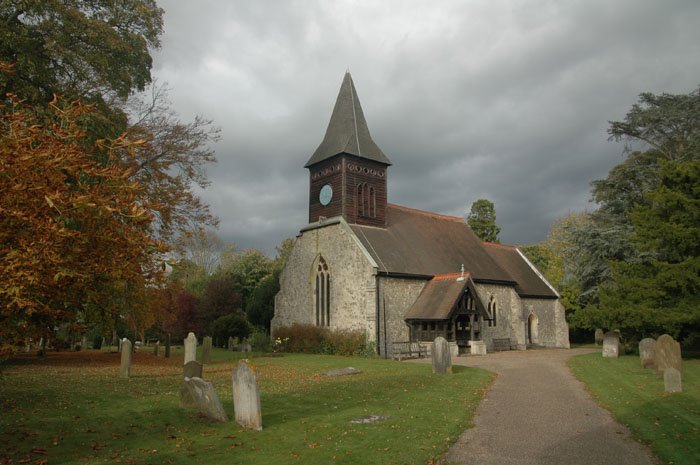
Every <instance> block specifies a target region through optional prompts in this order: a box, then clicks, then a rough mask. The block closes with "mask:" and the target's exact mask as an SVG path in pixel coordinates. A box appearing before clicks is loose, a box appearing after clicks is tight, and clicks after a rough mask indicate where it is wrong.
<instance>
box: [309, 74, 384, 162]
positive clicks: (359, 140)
mask: <svg viewBox="0 0 700 465" xmlns="http://www.w3.org/2000/svg"><path fill="white" fill-rule="evenodd" d="M339 153H348V154H350V155H355V156H357V157H361V158H367V159H369V160H374V161H378V162H380V163H385V164H387V165H391V162H390V161H389V159H388V158H387V157H386V155H384V153H383V152H382V151H381V149H380V148H379V147H377V144H375V143H374V141H373V140H372V136H370V134H369V128H368V127H367V121H365V115H364V114H363V113H362V107H361V106H360V99H359V98H358V97H357V91H356V90H355V84H354V83H353V82H352V76H350V73H349V72H346V73H345V77H344V78H343V83H342V84H341V86H340V92H338V98H337V99H336V101H335V107H333V114H332V115H331V120H330V121H329V123H328V128H327V129H326V135H325V137H324V138H323V142H321V145H319V146H318V148H317V149H316V151H315V152H314V154H313V155H312V156H311V158H309V161H307V162H306V165H304V167H305V168H308V167H309V166H311V165H314V164H316V163H318V162H320V161H323V160H326V159H328V158H331V157H333V156H335V155H338V154H339Z"/></svg>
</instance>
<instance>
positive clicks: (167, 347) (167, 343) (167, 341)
mask: <svg viewBox="0 0 700 465" xmlns="http://www.w3.org/2000/svg"><path fill="white" fill-rule="evenodd" d="M165 358H170V333H168V334H166V335H165Z"/></svg>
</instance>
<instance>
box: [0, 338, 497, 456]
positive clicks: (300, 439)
mask: <svg viewBox="0 0 700 465" xmlns="http://www.w3.org/2000/svg"><path fill="white" fill-rule="evenodd" d="M144 352H148V353H144ZM161 354H162V352H161ZM238 356H239V354H236V353H232V352H226V351H223V350H215V351H214V360H215V361H214V362H213V363H212V364H209V365H207V366H205V371H204V377H205V379H207V380H209V381H211V382H212V383H213V384H214V387H215V388H216V390H217V392H218V394H219V398H220V399H221V400H222V402H223V406H224V409H225V410H226V412H227V414H228V415H229V417H233V400H232V393H231V368H232V367H233V366H235V363H236V362H237V360H236V359H237V357H238ZM118 363H119V362H118V354H114V353H106V352H99V351H87V352H82V353H78V354H75V353H73V354H69V353H64V354H63V355H61V354H49V357H48V359H47V360H45V361H39V359H38V358H36V357H32V358H28V357H27V358H21V359H19V360H17V361H15V362H14V363H11V364H9V365H6V366H5V368H4V369H3V374H2V378H1V379H0V413H1V415H0V463H42V462H41V460H46V461H47V462H48V463H49V464H59V463H64V464H65V463H71V464H73V463H75V464H79V463H80V464H88V463H89V464H98V463H115V462H121V463H133V464H169V463H174V464H191V463H204V464H219V463H221V464H224V463H225V464H232V463H245V464H251V465H252V464H290V463H291V464H293V463H303V464H327V463H346V464H408V463H412V464H424V463H426V462H427V461H428V460H431V459H435V458H438V457H439V455H440V454H441V453H442V452H444V451H445V450H446V449H447V447H448V446H449V444H451V443H452V442H453V441H454V440H456V438H457V437H458V436H459V434H461V432H462V431H463V430H464V429H465V428H467V427H468V426H470V422H471V418H472V416H473V413H474V410H475V408H476V406H477V404H478V402H479V401H480V399H481V398H482V396H483V393H484V390H485V388H486V387H487V386H488V385H489V383H490V382H491V381H492V379H493V375H492V374H490V373H488V372H485V371H482V370H477V369H471V368H466V367H459V366H455V367H454V370H455V373H454V374H453V375H451V376H440V375H434V374H433V373H432V372H431V367H430V365H429V364H414V363H405V362H403V363H400V362H393V361H387V360H379V359H361V358H347V357H333V356H314V355H288V354H286V355H285V356H283V357H258V358H255V359H253V363H254V364H255V365H256V366H257V369H258V372H259V377H260V387H261V405H262V413H263V427H264V430H263V431H262V432H254V431H247V430H243V429H242V428H240V427H239V426H238V425H237V424H236V423H235V422H233V421H229V422H227V423H223V424H221V423H219V424H215V423H210V422H208V421H207V420H205V419H204V418H201V417H200V416H198V415H197V414H196V413H195V412H193V411H190V410H184V409H182V408H180V407H179V388H180V383H181V372H182V356H181V355H179V356H177V357H175V356H174V357H173V358H171V359H169V360H165V359H163V358H162V357H159V358H156V357H153V356H152V355H151V352H150V350H148V351H142V352H140V353H137V354H136V355H135V361H134V366H133V370H132V373H133V376H132V378H131V379H128V380H122V379H119V378H118V370H119V369H118ZM347 366H353V367H355V368H358V369H360V370H362V371H363V372H362V373H361V374H359V375H353V376H345V377H338V378H328V377H325V376H322V373H323V372H324V371H327V370H331V369H337V368H343V367H347ZM366 415H383V416H389V417H390V418H389V419H388V420H385V421H384V422H382V423H375V424H360V425H355V424H351V423H350V422H349V421H350V420H351V419H354V418H358V417H362V416H366Z"/></svg>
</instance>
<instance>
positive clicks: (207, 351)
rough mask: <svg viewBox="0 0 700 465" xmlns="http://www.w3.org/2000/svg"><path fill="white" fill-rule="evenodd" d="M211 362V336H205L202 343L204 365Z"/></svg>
mask: <svg viewBox="0 0 700 465" xmlns="http://www.w3.org/2000/svg"><path fill="white" fill-rule="evenodd" d="M209 362H211V336H204V342H202V363H209Z"/></svg>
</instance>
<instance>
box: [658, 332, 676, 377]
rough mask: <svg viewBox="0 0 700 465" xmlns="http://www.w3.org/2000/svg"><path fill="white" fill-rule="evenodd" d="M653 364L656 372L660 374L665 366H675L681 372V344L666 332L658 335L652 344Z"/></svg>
mask: <svg viewBox="0 0 700 465" xmlns="http://www.w3.org/2000/svg"><path fill="white" fill-rule="evenodd" d="M654 365H656V372H657V373H659V374H661V373H663V372H664V371H665V370H666V369H667V368H675V369H676V370H678V373H682V372H683V368H682V365H681V345H680V344H679V343H678V342H676V341H675V340H673V338H672V337H671V336H669V335H668V334H663V335H661V336H659V338H658V339H657V340H656V345H655V346H654Z"/></svg>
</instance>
